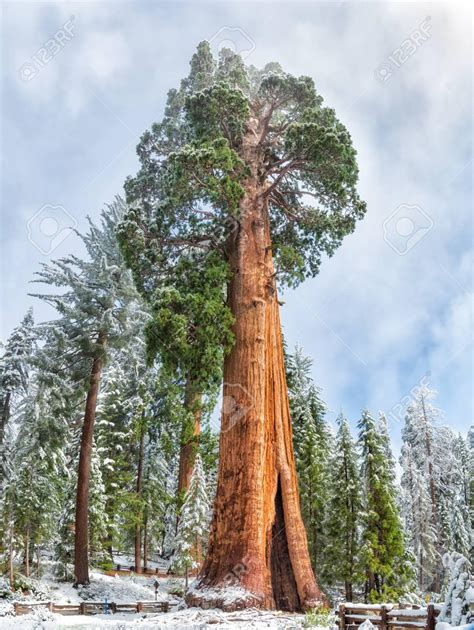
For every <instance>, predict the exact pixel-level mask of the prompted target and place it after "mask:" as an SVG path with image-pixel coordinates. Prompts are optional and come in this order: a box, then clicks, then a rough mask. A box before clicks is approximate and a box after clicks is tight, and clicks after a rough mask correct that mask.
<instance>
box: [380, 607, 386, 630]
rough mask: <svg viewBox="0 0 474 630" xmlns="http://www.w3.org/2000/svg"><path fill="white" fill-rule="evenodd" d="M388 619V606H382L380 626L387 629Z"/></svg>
mask: <svg viewBox="0 0 474 630" xmlns="http://www.w3.org/2000/svg"><path fill="white" fill-rule="evenodd" d="M387 621H388V614H387V607H386V606H382V608H381V609H380V627H381V629H382V630H387V627H388V626H387Z"/></svg>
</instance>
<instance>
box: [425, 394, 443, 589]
mask: <svg viewBox="0 0 474 630" xmlns="http://www.w3.org/2000/svg"><path fill="white" fill-rule="evenodd" d="M421 405H422V409H423V419H424V426H425V435H424V439H425V448H426V460H427V462H428V481H429V488H430V499H431V523H432V526H433V529H434V531H435V533H436V541H435V549H436V551H437V553H438V557H439V558H441V556H442V541H441V536H440V531H439V521H438V516H437V512H438V509H437V500H436V484H435V479H434V469H433V454H432V445H431V435H430V432H429V430H428V426H429V422H430V420H429V418H428V414H427V413H426V406H425V399H424V397H422V399H421ZM438 565H439V563H436V566H435V576H434V582H433V591H434V592H435V593H439V592H440V591H441V576H440V571H439V566H438Z"/></svg>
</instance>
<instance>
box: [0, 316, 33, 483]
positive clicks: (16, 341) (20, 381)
mask: <svg viewBox="0 0 474 630" xmlns="http://www.w3.org/2000/svg"><path fill="white" fill-rule="evenodd" d="M34 345H35V331H34V322H33V310H32V309H29V311H28V312H27V313H26V315H25V317H24V318H23V319H22V321H21V323H20V325H19V326H17V327H16V328H15V329H14V330H13V332H12V334H11V335H10V337H9V338H8V340H7V342H6V344H5V349H4V352H3V356H2V357H1V358H0V450H1V448H2V445H3V443H4V441H5V432H6V429H7V424H8V420H9V418H10V414H11V407H12V403H13V402H14V398H15V395H16V394H22V393H23V394H25V393H26V392H27V389H28V374H29V371H30V368H31V357H32V354H33V351H34ZM0 464H1V462H0ZM0 473H1V470H0Z"/></svg>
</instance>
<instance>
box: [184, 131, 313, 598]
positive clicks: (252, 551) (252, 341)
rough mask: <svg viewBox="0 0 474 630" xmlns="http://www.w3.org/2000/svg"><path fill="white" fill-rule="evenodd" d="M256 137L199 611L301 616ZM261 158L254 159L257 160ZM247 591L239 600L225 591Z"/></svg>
mask: <svg viewBox="0 0 474 630" xmlns="http://www.w3.org/2000/svg"><path fill="white" fill-rule="evenodd" d="M255 137H256V135H255V134H253V133H248V134H247V135H246V137H245V139H244V153H246V162H247V163H248V164H251V165H252V168H251V171H252V175H251V176H250V177H249V179H248V180H247V182H246V185H245V189H246V193H245V196H244V198H243V199H242V201H241V206H240V209H241V217H240V228H239V231H238V233H235V234H234V235H233V237H232V240H231V241H229V242H228V255H229V259H230V264H231V270H232V272H233V276H232V280H231V282H230V284H229V287H228V303H229V306H230V308H231V310H232V313H233V315H234V317H235V324H234V329H233V331H234V335H235V344H234V347H233V350H232V351H231V353H230V354H229V355H228V356H227V357H226V359H225V364H224V391H223V413H222V426H221V437H220V455H219V473H218V485H217V496H216V501H215V505H214V513H213V521H212V528H211V535H210V541H209V548H208V553H207V557H206V559H205V561H204V565H203V567H202V570H201V572H200V575H199V578H198V584H197V586H196V588H195V589H193V590H192V591H191V592H190V593H189V594H188V597H187V601H188V603H190V604H194V605H203V606H206V607H207V606H209V605H215V606H218V607H221V608H224V609H226V610H233V609H235V608H243V607H248V606H252V605H253V606H257V607H259V608H279V609H283V610H301V609H305V608H309V607H313V606H317V605H319V604H320V603H321V602H322V600H323V595H322V593H321V591H320V590H319V588H318V585H317V583H316V580H315V577H314V574H313V571H312V568H311V562H310V557H309V553H308V544H307V539H306V532H305V529H304V525H303V521H302V518H301V513H300V504H299V495H298V483H297V477H296V469H295V461H294V455H293V440H292V428H291V419H290V411H289V404H288V392H287V385H286V377H285V366H284V357H283V345H282V337H281V326H280V315H279V304H278V297H277V290H276V284H275V270H274V265H273V256H272V247H271V240H270V226H269V215H268V207H267V204H266V201H265V196H264V192H265V191H264V188H263V187H262V185H261V184H260V183H259V178H258V170H259V169H258V164H257V163H255V159H256V158H255V156H256V154H257V152H258V148H257V146H256V141H255V140H254V138H255ZM252 161H253V162H252ZM233 583H235V584H239V585H240V587H241V588H242V597H241V598H240V599H239V601H238V602H236V601H225V587H226V586H228V585H229V584H233Z"/></svg>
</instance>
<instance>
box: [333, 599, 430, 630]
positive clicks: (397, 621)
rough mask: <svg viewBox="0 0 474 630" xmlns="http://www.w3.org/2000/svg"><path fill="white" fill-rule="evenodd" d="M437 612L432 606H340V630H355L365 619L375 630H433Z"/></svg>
mask: <svg viewBox="0 0 474 630" xmlns="http://www.w3.org/2000/svg"><path fill="white" fill-rule="evenodd" d="M438 614H439V610H437V609H436V608H435V606H434V605H433V604H429V605H428V606H426V607H425V608H421V607H416V606H413V607H412V608H402V607H401V606H397V605H395V604H387V605H384V606H381V605H375V604H374V605H371V604H367V605H365V604H341V605H340V606H339V628H340V630H357V628H358V627H359V626H360V625H361V624H362V623H363V622H364V621H366V620H367V619H368V620H369V621H370V622H371V623H372V624H373V625H374V626H376V628H377V630H415V629H417V630H435V626H436V617H437V616H438Z"/></svg>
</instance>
